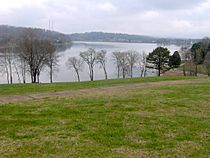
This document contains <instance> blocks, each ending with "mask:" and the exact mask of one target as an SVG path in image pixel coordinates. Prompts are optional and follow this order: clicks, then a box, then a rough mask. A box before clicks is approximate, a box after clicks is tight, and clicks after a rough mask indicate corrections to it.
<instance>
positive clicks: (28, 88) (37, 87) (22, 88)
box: [0, 77, 195, 96]
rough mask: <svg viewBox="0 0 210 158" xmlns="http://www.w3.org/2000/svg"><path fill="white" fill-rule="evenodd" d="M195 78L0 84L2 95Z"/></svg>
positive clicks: (0, 94) (0, 93)
mask: <svg viewBox="0 0 210 158" xmlns="http://www.w3.org/2000/svg"><path fill="white" fill-rule="evenodd" d="M183 79H195V77H147V78H134V79H112V80H101V81H93V82H81V83H76V82H72V83H53V84H26V85H24V84H13V85H6V84H5V85H0V96H6V95H22V94H32V93H40V92H57V91H64V90H76V89H87V88H96V87H107V86H115V85H126V84H131V83H144V82H158V81H167V80H183Z"/></svg>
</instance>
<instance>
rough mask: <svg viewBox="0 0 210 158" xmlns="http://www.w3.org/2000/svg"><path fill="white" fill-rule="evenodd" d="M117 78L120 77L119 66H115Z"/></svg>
mask: <svg viewBox="0 0 210 158" xmlns="http://www.w3.org/2000/svg"><path fill="white" fill-rule="evenodd" d="M117 78H118V79H119V78H120V67H119V66H118V67H117Z"/></svg>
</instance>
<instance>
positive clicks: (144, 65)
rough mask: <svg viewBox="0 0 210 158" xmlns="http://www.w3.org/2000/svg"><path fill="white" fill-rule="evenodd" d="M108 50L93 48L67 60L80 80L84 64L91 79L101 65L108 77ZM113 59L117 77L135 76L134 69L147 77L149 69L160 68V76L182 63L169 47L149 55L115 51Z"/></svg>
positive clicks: (159, 48)
mask: <svg viewBox="0 0 210 158" xmlns="http://www.w3.org/2000/svg"><path fill="white" fill-rule="evenodd" d="M106 55H107V51H106V50H101V51H96V50H95V49H93V48H90V49H88V50H87V51H84V52H81V53H80V55H79V56H78V57H70V58H69V59H68V61H67V62H66V65H67V66H68V68H69V69H73V70H74V71H75V73H76V74H77V77H78V81H80V72H81V71H83V64H85V65H86V66H87V67H88V70H89V77H90V80H91V81H93V80H94V67H95V65H97V64H98V65H99V66H100V67H101V68H102V69H103V71H104V76H105V79H108V75H107V70H106V63H107V60H108V59H107V57H106ZM111 60H112V61H113V63H114V64H115V67H116V69H117V78H126V77H130V78H133V74H134V73H133V70H134V68H137V69H138V70H139V74H140V77H145V76H146V72H147V70H148V69H158V76H160V74H161V73H162V72H165V71H167V70H170V69H172V68H177V67H179V65H180V64H181V57H180V55H179V53H178V52H177V51H176V52H174V54H173V55H172V56H171V55H170V52H169V50H168V49H167V48H163V47H158V48H156V49H155V50H154V51H153V52H152V53H150V54H149V55H146V53H144V52H142V53H139V52H137V51H133V50H129V51H124V52H122V51H119V52H117V51H116V52H113V53H112V56H111Z"/></svg>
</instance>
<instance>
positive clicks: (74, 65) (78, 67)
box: [66, 57, 83, 82]
mask: <svg viewBox="0 0 210 158" xmlns="http://www.w3.org/2000/svg"><path fill="white" fill-rule="evenodd" d="M66 65H67V67H68V68H69V69H74V71H75V72H76V74H77V79H78V82H80V75H79V72H80V71H82V66H83V61H82V59H81V58H76V57H70V58H69V59H68V61H67V62H66Z"/></svg>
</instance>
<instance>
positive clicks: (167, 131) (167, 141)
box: [0, 78, 210, 158]
mask: <svg viewBox="0 0 210 158" xmlns="http://www.w3.org/2000/svg"><path fill="white" fill-rule="evenodd" d="M165 79H168V78H160V79H159V81H160V80H165ZM175 79H177V78H175ZM150 81H153V78H150ZM108 82H110V83H112V84H111V85H113V84H117V81H116V80H111V81H104V82H103V81H99V83H101V85H102V86H107V85H108V84H107V83H108ZM129 82H130V83H131V82H132V81H131V80H126V81H123V80H120V81H119V83H120V84H124V83H125V84H128V83H129ZM133 82H143V80H139V79H133ZM82 84H84V85H86V83H82ZM68 85H69V86H70V84H68ZM93 85H94V84H93ZM93 85H86V86H87V87H86V88H88V86H89V87H92V86H93ZM99 85H100V84H99ZM101 85H100V86H101ZM5 86H6V85H5ZM15 86H18V85H15ZM21 86H22V85H21ZM24 86H25V85H24ZM26 86H27V85H26ZM26 86H25V87H24V88H25V89H27V87H26ZM30 86H31V87H32V86H34V85H29V87H30ZM35 86H39V85H35ZM47 86H48V87H49V86H50V85H47ZM94 86H96V85H94ZM7 87H9V86H7ZM75 87H76V88H79V87H80V86H78V87H77V86H76V84H75V85H74V86H73V87H71V88H75ZM51 88H52V87H51ZM82 88H83V87H82ZM61 89H62V90H63V88H61ZM56 90H58V89H56ZM29 91H30V92H31V90H29ZM8 92H9V91H8ZM32 92H33V91H32ZM11 93H12V94H13V93H16V92H15V91H12V92H11ZM18 94H19V93H18ZM21 94H22V93H21ZM209 96H210V82H208V83H196V84H186V85H179V86H178V85H177V86H163V87H153V88H143V89H135V90H129V91H122V92H120V93H119V92H117V91H116V92H112V93H109V94H107V93H100V94H97V93H92V94H84V95H80V96H74V97H58V98H46V99H40V100H34V101H32V102H31V101H30V102H25V103H16V104H6V105H2V106H0V157H37V158H40V157H56V158H57V157H62V158H63V157H73V158H74V157H75V158H78V157H90V158H94V157H102V158H103V157H104V158H107V157H116V158H117V157H125V158H127V157H133V158H136V157H195V158H198V157H202V158H205V157H206V158H207V157H209V156H210V152H209V146H210V139H209V130H210V127H209V122H210V117H209V116H210V97H209Z"/></svg>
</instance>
